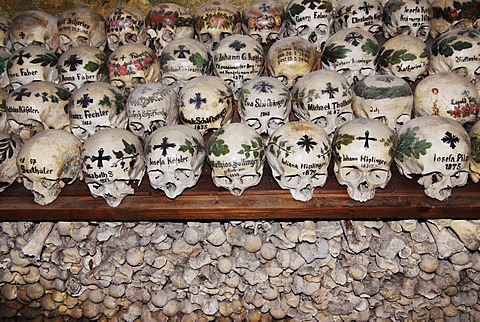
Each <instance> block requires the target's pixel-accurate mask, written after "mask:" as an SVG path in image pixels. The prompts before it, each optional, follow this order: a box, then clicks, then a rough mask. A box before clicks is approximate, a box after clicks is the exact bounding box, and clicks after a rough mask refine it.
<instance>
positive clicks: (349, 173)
mask: <svg viewBox="0 0 480 322" xmlns="http://www.w3.org/2000/svg"><path fill="white" fill-rule="evenodd" d="M340 170H341V171H342V173H343V176H344V177H345V179H347V180H356V179H358V178H360V176H361V175H362V172H361V171H360V170H359V169H357V168H356V167H342V168H340Z"/></svg>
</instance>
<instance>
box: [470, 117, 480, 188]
mask: <svg viewBox="0 0 480 322" xmlns="http://www.w3.org/2000/svg"><path fill="white" fill-rule="evenodd" d="M468 135H469V136H470V142H471V149H472V151H471V155H470V160H469V167H470V179H472V181H473V182H475V183H478V182H479V181H480V122H477V123H475V125H474V126H472V128H471V129H470V131H469V132H468Z"/></svg>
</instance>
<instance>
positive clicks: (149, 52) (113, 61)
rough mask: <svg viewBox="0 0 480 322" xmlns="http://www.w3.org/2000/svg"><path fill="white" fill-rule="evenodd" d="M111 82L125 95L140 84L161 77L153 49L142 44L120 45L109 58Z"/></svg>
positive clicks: (153, 81)
mask: <svg viewBox="0 0 480 322" xmlns="http://www.w3.org/2000/svg"><path fill="white" fill-rule="evenodd" d="M108 73H109V76H110V84H112V85H114V86H116V87H117V88H118V89H120V90H121V91H122V92H123V93H124V94H125V95H127V96H128V94H129V93H130V92H131V91H132V90H133V89H134V88H135V87H137V86H138V85H140V84H145V83H155V82H157V81H158V80H159V79H160V76H161V72H160V65H159V63H158V59H157V56H156V55H155V52H154V51H153V49H150V48H149V47H147V46H145V45H142V44H126V45H123V46H120V47H118V48H117V50H115V51H114V52H113V53H112V54H111V55H110V57H109V58H108Z"/></svg>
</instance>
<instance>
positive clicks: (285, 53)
mask: <svg viewBox="0 0 480 322" xmlns="http://www.w3.org/2000/svg"><path fill="white" fill-rule="evenodd" d="M316 63H317V50H316V48H315V46H314V45H313V44H312V43H310V42H309V41H308V40H305V39H303V38H302V37H300V36H289V37H285V38H282V39H280V40H278V41H276V42H275V43H273V45H272V46H271V47H270V49H269V50H268V53H267V71H268V75H269V76H271V77H275V78H277V79H278V80H280V81H281V82H282V83H283V84H284V85H286V86H287V88H288V89H289V90H290V89H292V87H293V85H295V83H296V82H297V80H298V79H299V78H300V77H303V76H304V75H306V74H308V73H310V72H311V71H312V70H314V69H315V66H316Z"/></svg>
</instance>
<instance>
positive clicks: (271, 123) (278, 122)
mask: <svg viewBox="0 0 480 322" xmlns="http://www.w3.org/2000/svg"><path fill="white" fill-rule="evenodd" d="M284 124H285V121H284V120H283V119H281V118H279V117H272V118H271V119H269V120H268V123H267V127H268V128H269V129H271V130H275V129H276V128H278V127H280V126H282V125H284Z"/></svg>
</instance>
